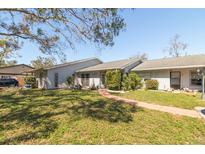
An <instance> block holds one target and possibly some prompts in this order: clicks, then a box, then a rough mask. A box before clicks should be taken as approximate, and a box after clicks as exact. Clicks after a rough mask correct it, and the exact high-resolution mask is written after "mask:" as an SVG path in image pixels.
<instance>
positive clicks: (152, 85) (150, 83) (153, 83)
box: [145, 80, 159, 90]
mask: <svg viewBox="0 0 205 154" xmlns="http://www.w3.org/2000/svg"><path fill="white" fill-rule="evenodd" d="M145 86H146V89H152V90H157V89H158V87H159V82H158V81H157V80H147V81H145Z"/></svg>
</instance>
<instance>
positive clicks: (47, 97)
mask: <svg viewBox="0 0 205 154" xmlns="http://www.w3.org/2000/svg"><path fill="white" fill-rule="evenodd" d="M0 115H1V116H0V144H205V122H204V121H203V120H200V119H195V118H189V117H183V116H174V115H171V114H168V113H163V112H157V111H151V110H146V109H141V108H134V107H132V106H129V105H125V104H122V103H120V102H113V101H111V100H108V99H105V98H103V97H101V96H99V94H98V93H97V92H96V91H69V90H50V91H40V90H23V91H13V90H11V91H9V92H8V91H7V92H2V91H1V92H0Z"/></svg>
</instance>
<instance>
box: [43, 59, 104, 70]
mask: <svg viewBox="0 0 205 154" xmlns="http://www.w3.org/2000/svg"><path fill="white" fill-rule="evenodd" d="M92 60H97V61H99V62H101V63H102V61H101V60H99V59H98V58H87V59H81V60H76V61H72V62H68V63H64V64H58V65H54V66H51V67H47V68H44V70H50V69H54V68H59V67H65V66H69V65H74V64H78V63H82V62H87V61H92Z"/></svg>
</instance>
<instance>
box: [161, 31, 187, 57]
mask: <svg viewBox="0 0 205 154" xmlns="http://www.w3.org/2000/svg"><path fill="white" fill-rule="evenodd" d="M179 38H180V35H178V34H176V35H174V37H173V38H171V39H170V42H169V47H167V48H166V49H164V52H167V53H168V54H169V56H172V57H179V56H182V55H187V53H186V52H184V51H185V50H186V49H187V47H188V45H187V43H185V42H182V41H180V40H179Z"/></svg>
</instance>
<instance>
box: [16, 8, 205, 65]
mask: <svg viewBox="0 0 205 154" xmlns="http://www.w3.org/2000/svg"><path fill="white" fill-rule="evenodd" d="M120 14H121V15H122V16H123V17H124V20H125V23H126V25H127V26H126V29H125V30H124V31H123V32H121V33H120V34H119V36H118V37H116V38H115V45H114V46H113V47H107V48H104V49H101V50H99V49H98V48H96V47H95V46H93V45H91V44H90V43H86V44H82V43H79V44H76V51H73V50H72V49H70V48H68V49H65V50H64V51H63V52H64V53H66V55H67V60H68V61H73V60H78V59H84V58H89V57H97V58H99V59H101V60H102V61H104V62H107V61H112V60H118V59H126V58H130V57H132V56H134V55H137V54H138V53H147V55H148V59H158V58H163V57H165V56H167V54H166V53H165V52H163V49H165V48H166V47H168V45H169V41H170V38H172V37H173V36H174V35H175V34H179V35H180V36H181V37H180V40H181V41H182V42H186V43H187V44H188V47H187V49H186V52H187V53H188V54H205V9H134V10H132V9H125V10H123V11H122V12H120ZM18 53H19V54H20V55H21V57H18V58H17V61H18V63H25V64H30V61H31V60H33V59H35V58H36V57H37V56H44V55H43V54H41V53H40V51H39V50H38V48H36V47H35V44H31V43H26V44H25V45H24V47H23V48H22V49H21V50H19V51H18Z"/></svg>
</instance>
